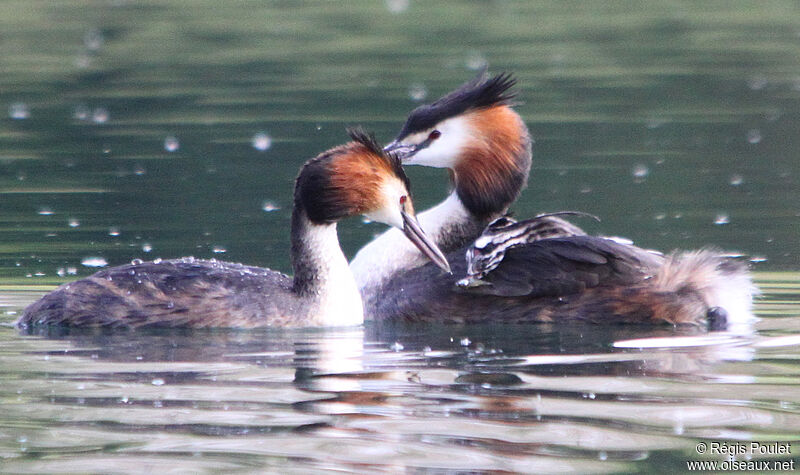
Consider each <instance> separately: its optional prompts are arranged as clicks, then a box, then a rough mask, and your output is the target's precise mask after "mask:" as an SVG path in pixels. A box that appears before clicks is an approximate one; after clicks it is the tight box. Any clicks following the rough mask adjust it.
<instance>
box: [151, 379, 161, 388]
mask: <svg viewBox="0 0 800 475" xmlns="http://www.w3.org/2000/svg"><path fill="white" fill-rule="evenodd" d="M150 384H152V385H153V386H163V385H164V380H163V379H161V378H155V379H154V380H152V381H150Z"/></svg>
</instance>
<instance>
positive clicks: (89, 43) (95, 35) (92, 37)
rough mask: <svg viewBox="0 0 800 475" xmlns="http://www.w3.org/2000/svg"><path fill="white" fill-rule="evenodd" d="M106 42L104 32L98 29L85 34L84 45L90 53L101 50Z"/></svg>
mask: <svg viewBox="0 0 800 475" xmlns="http://www.w3.org/2000/svg"><path fill="white" fill-rule="evenodd" d="M104 41H105V38H103V32H102V31H100V30H98V29H97V28H92V29H91V30H89V31H87V32H86V33H84V34H83V45H84V46H86V49H88V50H89V51H97V50H99V49H100V47H101V46H103V42H104Z"/></svg>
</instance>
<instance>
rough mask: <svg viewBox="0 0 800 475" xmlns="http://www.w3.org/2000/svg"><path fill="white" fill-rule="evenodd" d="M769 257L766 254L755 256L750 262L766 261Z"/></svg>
mask: <svg viewBox="0 0 800 475" xmlns="http://www.w3.org/2000/svg"><path fill="white" fill-rule="evenodd" d="M766 261H767V258H766V257H764V256H753V257H751V258H750V262H752V263H754V264H757V263H759V262H766Z"/></svg>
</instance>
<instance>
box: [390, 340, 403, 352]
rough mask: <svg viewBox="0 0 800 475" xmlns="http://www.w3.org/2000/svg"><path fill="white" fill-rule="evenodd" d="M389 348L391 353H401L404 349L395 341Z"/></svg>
mask: <svg viewBox="0 0 800 475" xmlns="http://www.w3.org/2000/svg"><path fill="white" fill-rule="evenodd" d="M389 348H390V349H391V350H392V351H403V348H405V347H404V346H403V344H402V343H400V342H399V341H396V342H394V343H392V346H390V347H389Z"/></svg>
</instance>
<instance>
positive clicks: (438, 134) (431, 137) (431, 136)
mask: <svg viewBox="0 0 800 475" xmlns="http://www.w3.org/2000/svg"><path fill="white" fill-rule="evenodd" d="M441 136H442V133H441V132H439V131H438V130H434V131H433V132H431V133H430V134H428V140H436V139H438V138H439V137H441Z"/></svg>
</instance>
